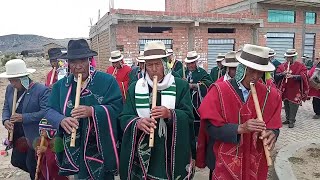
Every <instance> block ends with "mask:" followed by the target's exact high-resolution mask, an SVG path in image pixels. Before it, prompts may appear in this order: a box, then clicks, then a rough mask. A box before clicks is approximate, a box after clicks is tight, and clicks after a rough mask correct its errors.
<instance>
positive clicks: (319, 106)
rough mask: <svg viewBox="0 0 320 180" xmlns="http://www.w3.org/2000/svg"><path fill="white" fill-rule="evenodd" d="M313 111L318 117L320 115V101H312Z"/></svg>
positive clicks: (314, 99) (315, 99)
mask: <svg viewBox="0 0 320 180" xmlns="http://www.w3.org/2000/svg"><path fill="white" fill-rule="evenodd" d="M312 106H313V111H314V113H315V114H316V115H320V99H319V98H313V99H312Z"/></svg>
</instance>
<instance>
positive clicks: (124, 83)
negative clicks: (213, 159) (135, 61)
mask: <svg viewBox="0 0 320 180" xmlns="http://www.w3.org/2000/svg"><path fill="white" fill-rule="evenodd" d="M113 71H114V67H113V66H110V67H108V69H107V71H106V73H108V74H111V75H112V73H113ZM130 72H131V68H130V67H129V66H126V65H123V66H122V68H121V69H118V70H117V73H115V75H114V76H115V78H116V80H117V82H118V85H119V87H120V90H121V93H122V97H123V100H125V97H126V94H125V93H126V92H127V91H128V84H129V80H130V78H129V74H130Z"/></svg>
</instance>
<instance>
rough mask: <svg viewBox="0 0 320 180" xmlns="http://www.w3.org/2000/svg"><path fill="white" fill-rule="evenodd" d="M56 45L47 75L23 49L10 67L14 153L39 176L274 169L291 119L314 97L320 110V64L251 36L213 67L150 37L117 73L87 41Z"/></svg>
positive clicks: (116, 54)
mask: <svg viewBox="0 0 320 180" xmlns="http://www.w3.org/2000/svg"><path fill="white" fill-rule="evenodd" d="M48 54H49V59H50V63H51V65H52V70H51V71H50V72H49V73H48V76H47V80H46V83H45V85H42V84H40V83H38V82H34V81H33V80H32V79H31V78H30V76H29V75H30V74H32V73H33V72H35V69H29V68H27V67H26V64H25V62H24V61H23V60H20V59H14V60H10V61H8V62H7V63H6V71H5V72H4V73H1V74H0V78H6V79H8V80H9V82H10V84H9V85H8V86H7V89H6V93H5V102H4V107H3V113H2V122H3V125H4V126H5V127H6V129H7V130H8V132H9V133H8V134H9V136H8V141H9V143H8V146H7V149H10V148H13V151H12V157H11V163H12V165H13V166H15V167H18V168H20V169H22V170H24V171H26V172H29V174H30V178H31V179H45V180H54V179H55V180H60V179H61V180H64V179H68V178H69V177H70V176H73V178H74V179H107V180H112V179H114V177H115V175H117V174H119V175H120V178H121V179H123V180H127V179H133V180H134V179H144V180H153V179H168V180H169V179H170V180H178V179H181V180H182V179H192V178H193V177H194V174H195V167H198V168H205V167H208V168H209V169H210V177H209V180H218V179H219V180H229V179H230V180H233V179H235V180H236V179H242V180H247V179H259V180H260V179H267V172H268V166H270V165H271V164H272V161H271V158H270V151H271V150H272V149H273V148H274V146H275V143H276V140H277V138H278V136H279V134H280V130H279V129H280V128H281V127H282V124H288V126H289V128H293V127H294V123H295V121H296V114H297V110H298V107H299V106H300V105H301V103H302V102H303V101H305V100H307V99H308V98H310V97H313V104H314V111H315V116H314V117H313V118H314V119H319V118H320V112H319V104H320V102H319V98H320V90H319V88H320V74H319V72H320V64H319V63H315V64H314V66H313V67H312V68H311V69H310V71H308V70H307V68H306V66H305V65H304V64H303V63H302V62H299V61H298V60H297V57H298V53H297V52H296V51H295V50H294V49H289V50H288V51H287V52H286V53H285V54H284V56H285V59H286V62H284V63H282V64H281V63H280V62H279V61H277V60H276V59H275V58H274V57H275V54H276V52H274V51H273V50H272V49H270V48H268V47H262V46H256V45H251V44H245V45H244V46H243V48H242V49H241V50H239V51H231V52H228V53H227V54H218V56H217V60H216V61H217V67H214V68H213V69H212V70H211V73H210V74H208V73H207V72H206V71H205V70H204V69H203V68H201V67H199V65H198V64H199V63H198V61H199V59H200V55H199V54H198V53H197V52H196V51H191V52H188V53H187V57H186V58H185V59H184V60H182V62H181V61H178V60H176V58H175V55H174V52H173V50H172V49H166V47H165V45H164V43H163V42H161V41H150V42H147V43H146V45H145V47H144V51H142V52H140V55H139V57H137V66H134V67H132V68H131V67H129V66H127V65H125V64H124V61H123V60H124V56H123V55H122V54H121V52H120V51H113V52H111V57H110V59H109V61H110V62H111V63H112V66H110V67H108V69H107V70H106V73H104V72H101V71H97V70H96V69H95V66H96V65H95V62H94V59H93V57H94V56H97V53H96V52H95V51H93V50H91V49H90V48H89V46H88V43H87V42H86V40H84V39H80V40H70V41H69V43H68V51H67V53H66V54H63V53H62V52H61V51H60V50H59V49H55V48H53V49H50V50H49V52H48ZM59 59H67V61H68V64H67V73H66V74H67V75H66V76H59V73H60V71H61V70H63V71H64V73H65V72H66V70H65V68H63V67H61V66H60V65H59V62H58V60H59ZM309 84H310V87H309ZM282 102H283V103H284V108H285V113H286V120H285V121H284V122H281V109H282Z"/></svg>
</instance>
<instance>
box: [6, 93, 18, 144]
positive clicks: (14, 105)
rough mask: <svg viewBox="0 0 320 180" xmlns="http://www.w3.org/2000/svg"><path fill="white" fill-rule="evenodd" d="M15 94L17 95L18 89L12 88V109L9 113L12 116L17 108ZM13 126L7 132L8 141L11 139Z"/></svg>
mask: <svg viewBox="0 0 320 180" xmlns="http://www.w3.org/2000/svg"><path fill="white" fill-rule="evenodd" d="M17 96H18V89H17V88H14V92H13V100H12V110H11V115H12V116H13V115H14V114H15V112H16V109H17V107H16V106H17ZM8 123H9V122H8ZM13 128H14V126H12V129H11V130H9V132H8V139H9V141H10V142H12V141H13Z"/></svg>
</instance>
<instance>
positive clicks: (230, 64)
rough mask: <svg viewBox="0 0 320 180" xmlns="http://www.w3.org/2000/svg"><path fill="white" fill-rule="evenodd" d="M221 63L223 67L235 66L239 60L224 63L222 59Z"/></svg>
mask: <svg viewBox="0 0 320 180" xmlns="http://www.w3.org/2000/svg"><path fill="white" fill-rule="evenodd" d="M221 64H222V66H225V67H237V66H238V65H239V62H232V63H226V61H222V62H221Z"/></svg>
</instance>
